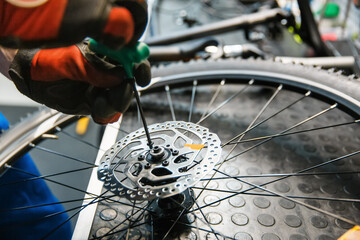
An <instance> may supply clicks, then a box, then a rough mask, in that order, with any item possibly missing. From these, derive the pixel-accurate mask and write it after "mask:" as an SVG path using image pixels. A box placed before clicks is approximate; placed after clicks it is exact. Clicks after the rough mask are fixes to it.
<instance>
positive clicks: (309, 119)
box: [224, 103, 337, 162]
mask: <svg viewBox="0 0 360 240" xmlns="http://www.w3.org/2000/svg"><path fill="white" fill-rule="evenodd" d="M336 107H337V103H335V104H333V105H331V106H330V107H328V108H327V109H325V110H322V111H320V112H318V113H316V114H314V115H312V116H310V117H308V118H306V119H305V120H303V121H301V122H299V123H297V124H295V125H293V126H291V127H289V128H287V129H285V130H283V131H281V132H280V133H278V134H275V135H276V136H279V135H281V134H284V133H286V132H289V131H291V130H292V129H294V128H297V127H299V126H300V125H303V124H305V123H307V122H309V121H311V120H313V119H314V118H317V117H319V116H320V115H323V114H325V113H327V112H329V111H331V110H333V109H335V108H336ZM273 138H274V137H272V138H268V139H266V140H263V141H261V142H259V143H257V144H255V145H253V146H251V147H249V148H247V149H245V150H243V151H241V152H240V153H238V154H235V155H234V156H232V157H230V158H226V159H225V160H224V162H227V161H230V160H231V159H234V158H236V157H238V156H240V155H242V154H244V153H246V152H248V151H250V150H252V149H254V148H256V147H258V146H260V145H262V144H264V143H267V142H268V141H270V140H272V139H273Z"/></svg>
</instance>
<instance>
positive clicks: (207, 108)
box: [200, 79, 225, 121]
mask: <svg viewBox="0 0 360 240" xmlns="http://www.w3.org/2000/svg"><path fill="white" fill-rule="evenodd" d="M224 85H225V79H223V80H221V82H220V84H219V86H218V87H217V88H216V91H215V93H214V95H213V96H212V98H211V100H210V102H209V104H208V105H207V107H206V110H205V111H204V112H203V114H202V115H201V117H200V121H202V119H203V118H204V116H205V115H206V114H207V113H208V112H209V110H210V108H211V106H212V105H213V103H214V102H215V99H216V98H217V96H218V95H219V93H220V91H221V88H222V87H223V86H224Z"/></svg>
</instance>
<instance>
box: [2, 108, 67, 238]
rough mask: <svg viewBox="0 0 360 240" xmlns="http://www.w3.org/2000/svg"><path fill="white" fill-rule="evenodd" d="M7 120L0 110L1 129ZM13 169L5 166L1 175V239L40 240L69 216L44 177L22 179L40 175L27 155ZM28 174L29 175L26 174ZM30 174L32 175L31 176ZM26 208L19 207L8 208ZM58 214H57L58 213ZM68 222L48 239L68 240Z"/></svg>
mask: <svg viewBox="0 0 360 240" xmlns="http://www.w3.org/2000/svg"><path fill="white" fill-rule="evenodd" d="M8 127H9V123H8V122H7V120H6V119H5V117H4V116H3V115H2V114H1V113H0V130H2V129H7V128H8ZM13 167H14V168H15V169H21V170H22V171H23V172H21V171H18V170H15V169H8V170H7V171H6V172H5V174H4V175H3V176H2V177H1V178H0V238H1V239H19V240H20V239H21V240H24V239H41V238H42V237H44V236H45V235H46V234H47V233H49V232H50V231H51V230H52V229H54V228H56V227H57V226H59V225H60V224H62V223H64V222H65V221H66V220H67V219H68V216H67V214H66V213H62V212H63V211H65V209H64V207H63V206H62V205H61V204H51V203H58V202H59V201H58V200H57V198H56V197H55V196H54V195H53V194H52V193H51V191H50V189H49V187H48V186H47V185H46V183H45V181H44V180H43V179H36V180H32V181H22V182H20V183H14V182H19V180H26V179H30V178H34V176H33V175H36V176H41V174H40V173H39V171H38V169H37V168H36V166H35V164H34V162H33V160H32V159H31V157H30V155H29V154H25V155H24V156H22V157H20V158H19V159H18V160H17V161H16V162H15V164H13ZM27 173H29V174H27ZM30 174H31V175H30ZM36 205H42V206H40V207H29V208H24V209H21V210H13V211H9V209H13V208H19V207H26V206H36ZM57 213H58V214H57ZM71 235H72V230H71V224H70V221H68V222H66V223H65V224H64V225H63V226H62V227H60V228H59V229H58V230H57V231H55V232H54V233H53V234H51V236H49V237H48V239H56V240H57V239H59V240H66V239H71Z"/></svg>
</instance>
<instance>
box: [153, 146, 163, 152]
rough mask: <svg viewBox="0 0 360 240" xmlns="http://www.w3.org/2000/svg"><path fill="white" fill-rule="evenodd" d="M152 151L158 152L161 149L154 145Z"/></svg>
mask: <svg viewBox="0 0 360 240" xmlns="http://www.w3.org/2000/svg"><path fill="white" fill-rule="evenodd" d="M153 151H154V153H159V152H160V151H161V148H160V147H159V146H155V147H154V148H153Z"/></svg>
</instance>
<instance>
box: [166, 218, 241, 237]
mask: <svg viewBox="0 0 360 240" xmlns="http://www.w3.org/2000/svg"><path fill="white" fill-rule="evenodd" d="M172 221H173V220H172ZM178 223H179V224H181V225H184V226H186V227H189V228H194V229H198V230H200V231H203V232H207V233H212V232H211V231H210V230H207V229H205V228H201V227H198V226H193V225H191V224H188V223H183V222H178ZM219 235H220V234H219ZM222 236H223V237H225V238H226V239H235V238H233V237H229V236H225V235H222Z"/></svg>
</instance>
